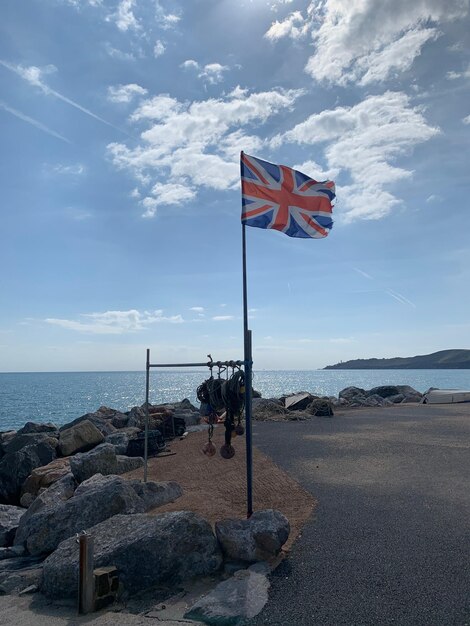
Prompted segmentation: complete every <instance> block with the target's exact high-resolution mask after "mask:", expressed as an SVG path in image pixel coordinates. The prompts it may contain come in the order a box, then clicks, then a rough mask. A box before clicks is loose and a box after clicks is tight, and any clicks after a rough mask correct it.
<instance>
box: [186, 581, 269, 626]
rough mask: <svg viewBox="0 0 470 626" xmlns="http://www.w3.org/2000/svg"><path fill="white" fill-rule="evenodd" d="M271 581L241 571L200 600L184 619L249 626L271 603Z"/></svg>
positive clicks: (229, 625)
mask: <svg viewBox="0 0 470 626" xmlns="http://www.w3.org/2000/svg"><path fill="white" fill-rule="evenodd" d="M268 589H269V581H268V578H267V576H266V575H264V574H262V573H258V572H256V571H250V570H241V571H238V572H236V573H235V574H234V576H233V577H232V578H230V579H229V580H225V581H224V582H221V583H219V584H218V585H217V587H216V588H215V589H213V590H212V591H211V592H210V593H208V594H207V595H205V596H203V597H202V598H200V599H199V600H198V601H197V602H196V604H194V605H193V606H192V607H191V608H190V609H189V611H188V612H187V613H185V615H184V617H185V618H186V619H192V620H198V621H201V622H204V623H205V624H214V626H215V625H217V626H237V625H239V624H240V625H241V624H246V623H247V622H246V620H250V619H252V618H253V617H255V616H256V615H258V613H259V612H260V611H261V610H262V608H263V607H264V605H265V604H266V602H267V601H268Z"/></svg>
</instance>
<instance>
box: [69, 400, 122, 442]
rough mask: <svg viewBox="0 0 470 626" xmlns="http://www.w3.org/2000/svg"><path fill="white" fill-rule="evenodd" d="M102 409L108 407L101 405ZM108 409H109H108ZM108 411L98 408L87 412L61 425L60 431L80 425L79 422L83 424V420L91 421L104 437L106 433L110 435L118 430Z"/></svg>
mask: <svg viewBox="0 0 470 626" xmlns="http://www.w3.org/2000/svg"><path fill="white" fill-rule="evenodd" d="M101 409H106V407H101ZM109 410H112V409H109ZM106 411H108V409H106ZM106 411H105V412H101V410H100V409H98V411H95V412H94V413H86V414H85V415H81V416H80V417H77V418H76V419H74V420H73V421H71V422H68V423H67V424H64V425H63V426H61V427H60V431H63V430H68V429H69V428H72V427H74V426H78V424H81V423H82V422H91V423H92V424H93V425H94V426H95V427H96V428H97V429H98V430H99V431H100V433H101V434H102V435H103V437H106V435H110V434H111V433H115V432H116V428H115V427H114V426H113V421H112V418H111V417H110V416H109V415H107V413H106Z"/></svg>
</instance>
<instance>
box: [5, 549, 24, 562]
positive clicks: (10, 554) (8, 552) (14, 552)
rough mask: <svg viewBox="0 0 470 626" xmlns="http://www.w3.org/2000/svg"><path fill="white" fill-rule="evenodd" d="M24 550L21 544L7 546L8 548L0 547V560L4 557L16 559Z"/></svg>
mask: <svg viewBox="0 0 470 626" xmlns="http://www.w3.org/2000/svg"><path fill="white" fill-rule="evenodd" d="M25 553H26V550H25V549H24V548H23V546H9V547H8V548H0V561H3V560H4V559H16V558H17V557H19V556H24V554H25Z"/></svg>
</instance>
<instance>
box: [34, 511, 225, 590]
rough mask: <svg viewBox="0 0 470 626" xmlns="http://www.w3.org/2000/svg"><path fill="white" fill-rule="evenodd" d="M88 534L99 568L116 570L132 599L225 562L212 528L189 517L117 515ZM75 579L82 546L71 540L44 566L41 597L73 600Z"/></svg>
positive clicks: (182, 513) (176, 514)
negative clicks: (133, 595) (132, 595)
mask: <svg viewBox="0 0 470 626" xmlns="http://www.w3.org/2000/svg"><path fill="white" fill-rule="evenodd" d="M88 532H89V533H90V534H91V535H92V536H93V539H94V565H95V567H106V566H109V565H114V566H116V567H117V569H118V570H119V579H120V582H122V583H123V586H124V590H125V591H126V592H128V593H136V592H137V591H141V590H143V589H147V588H149V587H152V586H154V585H157V584H159V583H165V584H168V583H172V584H177V583H179V582H180V581H182V580H185V579H189V578H193V577H195V576H207V575H209V574H213V573H214V572H216V571H217V570H218V569H219V567H220V565H221V562H222V557H221V554H220V549H219V547H218V545H217V541H216V539H215V537H214V533H213V532H212V528H211V526H210V524H209V523H208V522H207V521H206V520H204V519H203V518H202V517H200V516H199V515H197V514H196V513H192V512H189V511H178V512H174V513H163V514H161V515H146V514H141V515H116V516H115V517H113V518H112V519H108V520H106V521H104V522H102V523H100V524H98V525H96V526H94V527H88ZM77 577H78V546H77V543H76V541H75V537H71V538H70V539H68V540H67V541H64V542H63V543H61V545H60V546H59V547H58V548H57V550H56V551H55V552H54V553H53V554H51V555H50V556H49V557H48V558H47V559H46V561H45V562H44V569H43V580H42V587H41V591H42V592H43V593H45V594H46V595H47V596H48V597H50V598H53V599H59V598H74V597H76V594H77Z"/></svg>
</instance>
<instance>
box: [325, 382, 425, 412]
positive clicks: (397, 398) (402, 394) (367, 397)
mask: <svg viewBox="0 0 470 626" xmlns="http://www.w3.org/2000/svg"><path fill="white" fill-rule="evenodd" d="M422 399H423V394H422V393H420V392H419V391H416V389H413V387H410V386H409V385H383V386H381V387H373V388H372V389H369V390H368V391H367V390H366V389H362V388H361V387H346V388H345V389H343V390H342V391H340V392H339V399H338V402H337V404H338V405H340V406H348V407H360V406H370V407H374V406H391V405H392V404H402V403H405V402H414V403H417V402H421V401H422Z"/></svg>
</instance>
